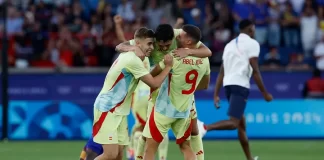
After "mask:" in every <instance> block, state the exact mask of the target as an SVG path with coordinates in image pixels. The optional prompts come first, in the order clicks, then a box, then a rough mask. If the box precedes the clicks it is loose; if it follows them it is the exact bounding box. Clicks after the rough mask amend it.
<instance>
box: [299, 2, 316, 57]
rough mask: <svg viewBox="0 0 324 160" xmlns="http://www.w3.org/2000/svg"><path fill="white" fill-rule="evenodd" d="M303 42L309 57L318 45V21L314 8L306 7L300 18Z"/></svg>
mask: <svg viewBox="0 0 324 160" xmlns="http://www.w3.org/2000/svg"><path fill="white" fill-rule="evenodd" d="M300 28H301V42H302V46H303V49H304V53H305V55H306V57H309V56H310V55H311V53H312V50H313V48H314V47H315V44H316V39H317V37H316V36H317V31H318V29H317V28H318V19H317V15H316V13H315V10H314V8H313V7H312V6H306V8H304V11H303V13H302V15H301V18H300Z"/></svg>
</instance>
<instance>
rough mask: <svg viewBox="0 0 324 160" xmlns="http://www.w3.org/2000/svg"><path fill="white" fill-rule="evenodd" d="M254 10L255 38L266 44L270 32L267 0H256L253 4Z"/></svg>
mask: <svg viewBox="0 0 324 160" xmlns="http://www.w3.org/2000/svg"><path fill="white" fill-rule="evenodd" d="M252 12H253V17H254V20H255V39H256V40H257V41H258V42H259V43H260V45H264V44H265V43H266V39H267V34H268V29H267V27H268V5H267V4H266V2H265V0H256V3H254V4H252Z"/></svg>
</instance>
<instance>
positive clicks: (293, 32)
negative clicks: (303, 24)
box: [281, 3, 299, 48]
mask: <svg viewBox="0 0 324 160" xmlns="http://www.w3.org/2000/svg"><path fill="white" fill-rule="evenodd" d="M281 25H282V26H283V35H284V41H285V45H286V47H293V48H298V43H299V36H298V35H299V33H298V30H299V18H298V15H297V13H296V12H295V11H294V10H293V8H292V5H291V4H290V3H286V9H285V11H284V12H283V13H282V15H281Z"/></svg>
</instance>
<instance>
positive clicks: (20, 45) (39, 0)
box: [0, 0, 324, 70]
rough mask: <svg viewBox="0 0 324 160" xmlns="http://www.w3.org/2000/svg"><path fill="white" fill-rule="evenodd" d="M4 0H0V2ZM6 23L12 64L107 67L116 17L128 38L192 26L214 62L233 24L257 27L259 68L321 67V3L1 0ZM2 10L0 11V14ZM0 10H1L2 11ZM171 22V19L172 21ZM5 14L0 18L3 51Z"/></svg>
mask: <svg viewBox="0 0 324 160" xmlns="http://www.w3.org/2000/svg"><path fill="white" fill-rule="evenodd" d="M0 1H3V0H0ZM8 2H9V7H8V8H7V21H6V28H7V34H8V39H9V43H8V58H9V64H10V66H11V67H18V68H26V67H55V66H68V67H83V66H90V67H96V66H110V65H111V64H112V62H113V60H114V59H115V58H116V56H117V55H118V53H116V52H115V46H116V45H117V44H119V43H121V41H120V40H118V38H117V35H116V33H115V24H114V18H113V17H114V16H115V15H117V14H118V15H120V16H121V17H122V18H123V25H122V26H123V29H124V33H125V37H126V39H127V40H129V39H132V38H133V34H134V31H135V30H136V29H137V28H139V27H141V26H147V27H149V28H152V29H155V28H156V26H157V25H159V24H160V23H170V24H171V25H174V24H176V23H177V22H179V19H183V20H184V23H185V24H194V25H196V26H198V27H199V28H200V29H201V30H202V33H203V39H202V41H203V42H204V43H205V44H206V45H207V46H208V47H209V48H210V49H211V50H212V51H213V56H212V57H211V58H210V61H211V64H212V65H213V66H218V65H220V63H221V56H222V51H223V49H224V46H225V45H226V43H227V42H229V41H230V40H231V39H232V38H233V37H235V36H236V35H237V34H238V22H239V21H240V20H241V19H245V18H249V19H251V20H253V21H254V22H255V24H256V35H255V38H256V40H257V41H258V42H259V43H260V45H261V53H260V64H261V65H262V67H263V68H265V69H275V70H276V69H279V70H282V69H292V70H307V69H310V68H313V67H317V68H319V69H321V70H324V34H323V33H324V32H323V31H324V0H8ZM3 11H4V10H3V8H1V10H0V12H3ZM2 14H3V13H1V15H2ZM177 20H178V21H177ZM4 24H5V23H4V19H3V17H1V18H0V35H1V39H0V40H1V43H0V47H1V48H2V47H3V46H2V39H3V29H4Z"/></svg>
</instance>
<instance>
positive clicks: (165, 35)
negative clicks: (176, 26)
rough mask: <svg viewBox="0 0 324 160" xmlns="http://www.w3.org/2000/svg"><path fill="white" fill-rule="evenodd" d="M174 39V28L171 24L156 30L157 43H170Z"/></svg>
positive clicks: (160, 26) (163, 25) (162, 25)
mask: <svg viewBox="0 0 324 160" xmlns="http://www.w3.org/2000/svg"><path fill="white" fill-rule="evenodd" d="M173 38H174V32H173V27H172V26H171V25H170V24H160V25H159V26H157V27H156V30H155V39H156V41H163V42H166V41H170V40H172V39H173Z"/></svg>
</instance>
